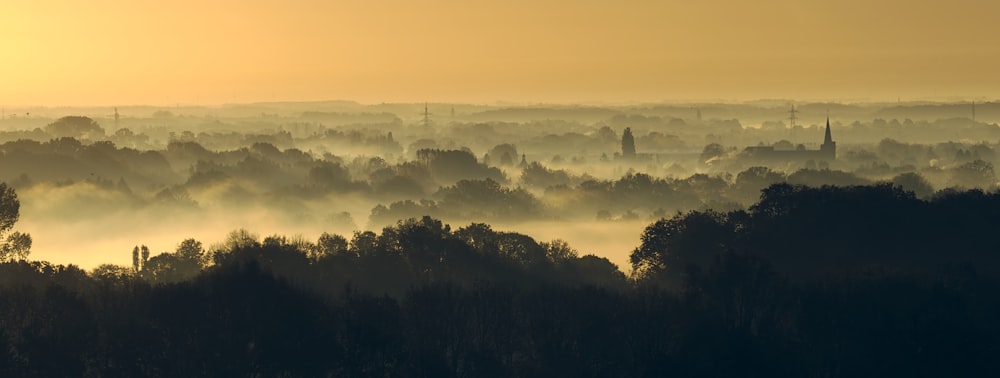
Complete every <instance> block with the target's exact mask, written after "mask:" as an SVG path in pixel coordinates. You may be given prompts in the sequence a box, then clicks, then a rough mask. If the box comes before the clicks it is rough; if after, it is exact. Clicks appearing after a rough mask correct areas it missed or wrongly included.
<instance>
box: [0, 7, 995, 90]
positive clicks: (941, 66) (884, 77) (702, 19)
mask: <svg viewBox="0 0 1000 378" xmlns="http://www.w3.org/2000/svg"><path fill="white" fill-rule="evenodd" d="M997 14H1000V2H995V1H980V0H957V1H948V2H944V1H934V2H915V1H902V0H889V1H860V0H849V1H770V0H767V1H701V2H691V1H624V2H623V1H590V0H584V1H522V0H510V1H504V2H483V1H427V2H413V1H378V2H372V1H316V0H302V1H270V0H259V1H258V0H255V1H209V2H204V1H190V0H178V1H168V2H146V1H138V2H122V1H111V0H92V1H22V0H13V1H5V2H4V3H3V4H2V5H0V35H3V39H2V40H3V47H2V51H3V52H2V53H0V104H2V105H4V106H8V107H10V106H20V105H46V106H58V105H134V104H150V105H173V104H178V103H180V104H220V103H233V102H255V101H301V100H326V99H348V100H356V101H361V102H364V103H379V102H410V101H451V102H485V103H492V102H495V101H512V102H521V103H533V102H578V101H591V102H595V101H601V102H630V101H661V100H684V99H731V100H741V99H755V98H799V99H802V98H814V99H893V100H895V99H896V98H897V97H902V98H904V99H914V98H955V97H962V98H979V97H989V96H993V95H994V93H991V92H990V89H995V88H997V87H1000V70H997V69H996V65H997V62H998V61H1000V43H997V41H996V37H997V36H998V35H1000V23H997V22H996V15H997ZM990 98H992V97H990Z"/></svg>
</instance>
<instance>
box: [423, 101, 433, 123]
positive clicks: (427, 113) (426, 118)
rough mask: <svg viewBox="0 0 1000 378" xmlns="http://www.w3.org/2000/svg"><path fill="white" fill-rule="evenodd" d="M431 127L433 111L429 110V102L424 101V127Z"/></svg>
mask: <svg viewBox="0 0 1000 378" xmlns="http://www.w3.org/2000/svg"><path fill="white" fill-rule="evenodd" d="M429 127H431V113H430V111H428V110H427V103H426V102H425V103H424V128H429Z"/></svg>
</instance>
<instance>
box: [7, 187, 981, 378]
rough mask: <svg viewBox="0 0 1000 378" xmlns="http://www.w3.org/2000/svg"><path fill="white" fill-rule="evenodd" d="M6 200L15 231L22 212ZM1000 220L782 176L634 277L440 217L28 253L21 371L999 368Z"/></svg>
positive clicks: (665, 225)
mask: <svg viewBox="0 0 1000 378" xmlns="http://www.w3.org/2000/svg"><path fill="white" fill-rule="evenodd" d="M3 189H4V193H5V198H6V202H5V203H4V205H5V206H4V211H5V213H4V219H5V223H4V224H3V226H4V228H3V230H2V231H4V232H9V231H10V230H11V229H12V227H13V226H14V222H15V221H16V220H17V215H16V210H17V197H16V195H14V194H13V190H11V189H10V188H8V187H6V186H5V187H4V188H3ZM7 194H10V195H7ZM11 209H13V210H11ZM12 214H13V215H12ZM7 220H12V221H10V222H7ZM998 226H1000V194H998V193H995V192H993V193H984V192H982V191H964V192H960V191H952V192H942V193H939V194H937V195H936V196H934V197H933V198H931V199H929V200H921V199H917V198H916V197H915V196H914V195H913V193H912V192H906V191H903V190H901V189H900V188H899V187H894V186H892V185H878V186H854V187H829V186H827V187H822V188H808V187H804V186H793V185H788V184H777V185H773V186H770V187H768V188H766V189H765V190H764V191H763V193H762V195H761V198H760V200H759V201H758V202H757V203H755V204H754V205H753V206H751V207H750V208H749V209H747V210H737V211H731V212H727V213H720V212H715V211H704V212H699V211H692V212H689V213H685V214H678V215H676V216H674V217H671V218H666V219H663V220H660V221H658V222H655V223H653V224H651V225H650V226H649V227H648V228H647V229H646V231H645V233H644V234H643V237H642V240H641V242H640V243H639V245H638V246H637V247H636V249H635V251H634V252H633V254H632V263H633V270H632V274H631V275H629V276H626V275H625V274H624V273H623V272H621V271H620V270H619V269H617V267H615V266H614V265H613V264H611V263H609V262H608V261H607V260H606V259H602V258H599V257H595V256H579V255H578V253H577V252H576V251H574V250H573V249H572V248H571V247H569V246H568V245H565V244H564V243H559V242H553V243H538V242H536V241H534V240H533V239H532V238H530V237H527V236H525V235H521V234H517V233H511V232H496V231H493V230H492V229H491V228H490V226H489V225H486V224H481V223H474V224H470V225H468V226H465V227H460V228H457V229H454V230H453V229H452V228H451V227H450V226H449V225H447V224H443V223H442V222H441V221H439V220H436V219H433V218H430V217H423V218H422V219H409V220H406V221H400V222H398V223H397V224H396V225H394V226H391V227H386V228H385V229H383V230H382V231H381V233H379V234H376V233H373V232H358V233H356V234H354V235H353V236H352V237H351V238H350V240H347V238H345V237H341V236H338V235H330V234H325V235H323V236H321V237H320V239H319V240H318V241H317V242H315V243H312V242H308V241H304V240H294V239H290V238H286V237H282V236H278V235H275V236H270V237H266V238H264V239H263V240H261V239H259V237H258V236H257V235H254V234H252V233H249V232H247V231H244V230H238V231H234V232H232V233H231V234H230V235H229V236H228V237H227V239H226V243H225V245H223V246H217V247H215V248H212V249H211V250H206V249H205V248H203V246H202V245H201V243H199V242H198V241H195V240H185V241H183V242H182V243H180V245H179V246H178V248H177V250H176V251H175V252H172V253H167V254H162V255H157V256H153V257H150V256H149V252H148V250H147V249H146V248H145V247H144V246H142V247H140V246H137V247H136V248H135V250H134V251H133V256H132V257H133V266H131V267H127V266H116V265H103V266H100V267H98V268H96V269H94V270H92V271H89V272H87V271H84V270H81V269H80V268H77V267H76V266H73V265H68V266H64V265H53V264H49V263H45V262H39V261H26V260H24V259H22V258H17V257H14V256H9V255H8V256H5V260H7V262H5V263H3V264H2V265H0V301H2V302H3V305H2V306H0V325H2V327H0V343H2V344H3V347H2V348H0V350H2V351H3V352H2V353H0V369H2V373H3V374H4V375H6V376H106V375H116V376H203V375H212V376H244V375H261V376H279V375H280V376H343V375H346V376H435V377H439V376H665V375H673V376H734V375H739V376H823V377H826V376H886V375H893V376H899V375H905V376H953V375H958V376H982V375H986V376H990V375H995V374H996V373H998V371H997V368H996V365H995V363H994V362H993V361H994V357H995V352H996V345H998V344H997V343H998V337H1000V327H998V326H997V322H996V318H997V316H998V315H1000V297H997V296H996V295H995V293H996V290H997V289H1000V287H998V283H1000V282H998V281H997V279H996V277H997V275H996V272H997V269H998V268H1000V264H998V263H997V260H998V259H997V257H996V247H995V242H994V240H993V239H994V238H993V233H992V232H991V231H993V230H996V229H997V227H998ZM21 257H23V256H21Z"/></svg>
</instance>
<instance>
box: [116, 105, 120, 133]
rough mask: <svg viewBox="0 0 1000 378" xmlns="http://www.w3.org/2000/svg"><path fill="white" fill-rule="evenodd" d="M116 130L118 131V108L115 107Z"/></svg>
mask: <svg viewBox="0 0 1000 378" xmlns="http://www.w3.org/2000/svg"><path fill="white" fill-rule="evenodd" d="M118 129H120V127H118V107H115V130H118Z"/></svg>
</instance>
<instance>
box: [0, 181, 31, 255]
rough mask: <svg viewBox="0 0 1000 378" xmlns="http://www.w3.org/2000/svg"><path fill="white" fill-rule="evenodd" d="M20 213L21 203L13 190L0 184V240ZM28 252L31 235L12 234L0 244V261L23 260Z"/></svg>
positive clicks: (15, 221) (12, 225)
mask: <svg viewBox="0 0 1000 378" xmlns="http://www.w3.org/2000/svg"><path fill="white" fill-rule="evenodd" d="M20 211H21V201H19V200H18V199H17V193H15V192H14V188H11V187H9V186H7V184H6V183H0V238H2V237H3V235H4V234H6V233H7V232H8V231H10V229H11V228H13V227H14V223H17V220H18V218H19V217H20ZM0 240H4V239H0ZM30 252H31V235H28V234H24V233H20V232H13V233H11V234H10V235H7V237H6V239H5V240H4V241H3V244H0V261H11V260H24V259H26V258H28V253H30Z"/></svg>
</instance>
